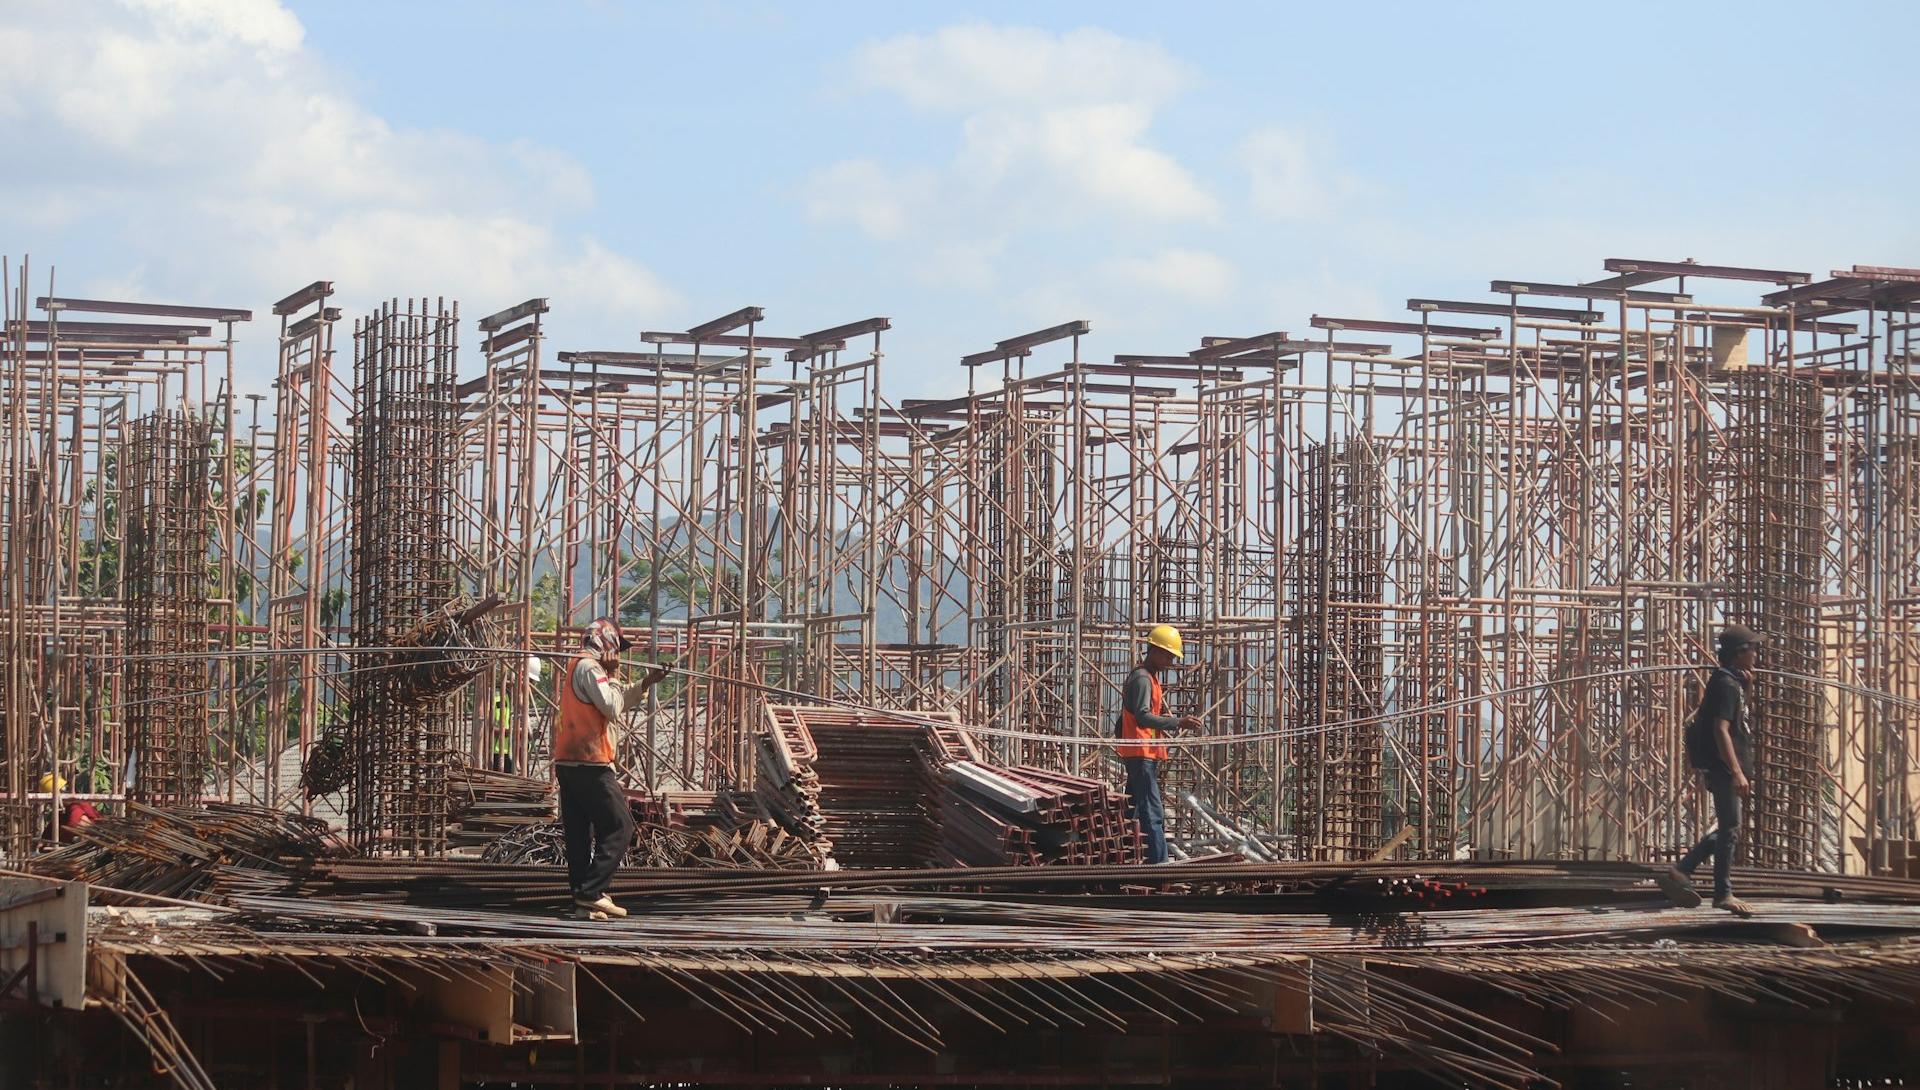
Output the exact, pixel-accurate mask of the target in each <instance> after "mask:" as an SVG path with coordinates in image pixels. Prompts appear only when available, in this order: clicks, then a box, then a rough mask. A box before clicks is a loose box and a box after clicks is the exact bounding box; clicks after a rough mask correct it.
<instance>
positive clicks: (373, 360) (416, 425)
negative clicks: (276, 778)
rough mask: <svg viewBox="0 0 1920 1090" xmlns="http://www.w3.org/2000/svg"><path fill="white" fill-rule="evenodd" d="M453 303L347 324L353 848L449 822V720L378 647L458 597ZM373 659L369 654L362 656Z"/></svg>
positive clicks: (385, 312)
mask: <svg viewBox="0 0 1920 1090" xmlns="http://www.w3.org/2000/svg"><path fill="white" fill-rule="evenodd" d="M458 327H459V308H458V306H457V305H455V306H454V307H452V308H449V307H448V306H447V305H446V304H445V303H444V302H441V303H439V304H436V305H433V306H431V307H430V306H429V304H428V302H427V300H425V299H420V300H413V299H409V300H407V301H406V304H405V309H402V308H401V304H400V303H399V301H397V300H396V301H391V302H389V303H387V304H386V305H384V306H382V307H380V308H379V309H377V310H376V311H375V312H374V313H373V314H372V315H370V316H368V317H366V318H363V319H360V320H358V321H356V322H355V324H354V379H355V389H356V396H355V404H356V406H357V408H358V417H357V419H356V420H355V422H354V423H355V427H354V443H353V467H352V497H353V506H352V518H353V526H352V531H351V541H352V571H353V577H352V587H353V597H352V601H351V607H350V608H351V610H352V629H353V643H354V646H356V647H358V648H363V649H366V651H364V652H363V653H362V654H361V655H360V656H359V657H358V658H357V659H356V660H355V661H354V662H352V663H351V669H350V673H349V677H350V679H351V680H350V682H349V685H348V693H349V710H348V714H349V716H350V722H349V724H348V726H347V753H348V758H349V760H350V761H351V766H352V768H353V778H352V780H351V781H350V783H349V785H348V804H347V805H348V831H349V835H350V838H351V839H352V841H353V842H354V843H355V845H356V846H358V847H361V848H363V849H374V850H380V851H386V852H392V853H395V854H401V855H407V856H435V855H439V854H440V853H441V852H442V851H443V850H444V849H445V846H446V828H447V823H448V820H449V814H448V796H447V771H448V766H449V764H450V763H451V762H452V760H453V759H454V756H455V748H456V739H455V734H454V727H455V713H454V709H453V707H452V705H451V702H450V701H449V700H447V699H445V698H435V699H429V700H425V701H421V702H417V703H416V702H413V701H411V700H409V699H408V692H407V688H406V686H405V685H404V682H403V676H402V674H403V672H402V671H397V670H391V669H385V670H383V669H381V668H380V667H381V665H382V664H381V661H380V657H379V654H378V653H377V649H380V648H389V647H393V646H396V645H397V644H399V643H400V642H401V641H402V640H403V639H404V638H405V636H406V634H407V632H408V631H409V630H411V629H412V628H413V627H414V626H415V625H417V624H418V623H420V622H421V621H422V620H423V619H424V618H426V617H427V616H428V615H429V614H430V613H432V612H433V611H435V610H438V609H440V608H442V607H443V606H445V605H446V604H447V603H448V602H450V601H451V600H452V598H453V596H454V593H455V589H456V587H455V573H454V556H453V479H454V478H453V472H454V443H455V440H456V428H455V426H454V425H455V422H456V419H457V417H456V402H455V389H454V366H455V355H456V352H457V349H458V335H457V334H458ZM370 652H372V653H370Z"/></svg>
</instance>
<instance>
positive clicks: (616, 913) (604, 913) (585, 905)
mask: <svg viewBox="0 0 1920 1090" xmlns="http://www.w3.org/2000/svg"><path fill="white" fill-rule="evenodd" d="M573 904H574V907H575V908H579V909H590V910H592V911H594V912H598V913H600V915H601V918H602V919H605V918H607V917H609V916H611V917H612V918H614V919H616V920H618V919H624V918H625V917H626V915H627V910H626V909H624V908H621V907H620V906H619V905H616V904H614V903H613V898H611V897H609V896H607V895H606V894H604V893H602V894H601V895H600V899H599V900H597V901H589V900H586V899H584V898H581V897H575V898H574V899H573Z"/></svg>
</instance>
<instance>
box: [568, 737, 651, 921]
mask: <svg viewBox="0 0 1920 1090" xmlns="http://www.w3.org/2000/svg"><path fill="white" fill-rule="evenodd" d="M553 774H554V776H555V777H556V778H557V779H559V781H560V827H561V829H562V830H564V831H565V833H566V839H567V883H568V884H569V885H571V886H572V887H573V895H574V897H576V898H578V899H580V900H583V901H597V900H599V899H600V895H601V894H603V893H605V892H607V887H608V886H609V885H612V884H613V872H614V870H615V869H616V868H618V867H619V866H620V861H621V860H622V859H624V858H626V855H627V849H628V848H629V847H631V846H632V844H633V811H632V810H631V809H629V808H628V807H627V796H626V792H624V791H622V790H620V781H619V780H617V779H615V778H614V775H613V766H612V765H575V764H556V765H554V766H553Z"/></svg>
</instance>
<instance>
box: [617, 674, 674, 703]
mask: <svg viewBox="0 0 1920 1090" xmlns="http://www.w3.org/2000/svg"><path fill="white" fill-rule="evenodd" d="M672 665H673V663H672V662H662V663H657V664H655V666H654V668H653V669H651V670H648V671H647V673H646V676H644V677H642V678H641V679H640V680H638V681H636V682H634V683H633V684H631V685H628V686H627V687H626V688H624V689H622V690H621V693H620V707H621V708H622V709H624V710H627V711H631V710H633V709H634V708H637V707H639V706H640V701H641V700H643V699H645V697H646V695H647V690H648V689H651V688H653V687H654V686H655V685H658V684H660V682H661V681H662V680H663V679H664V678H665V677H666V676H667V670H668V669H669V668H670V667H671V666H672Z"/></svg>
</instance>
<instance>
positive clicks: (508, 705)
mask: <svg viewBox="0 0 1920 1090" xmlns="http://www.w3.org/2000/svg"><path fill="white" fill-rule="evenodd" d="M487 767H489V768H491V769H493V770H494V771H495V772H505V773H507V774H509V775H512V774H515V773H517V772H518V771H519V767H518V766H516V765H515V764H514V762H513V701H512V700H511V699H510V698H509V697H508V696H507V693H506V691H505V690H504V689H503V690H501V691H499V692H496V693H494V694H493V757H492V759H491V760H489V761H488V764H487Z"/></svg>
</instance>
